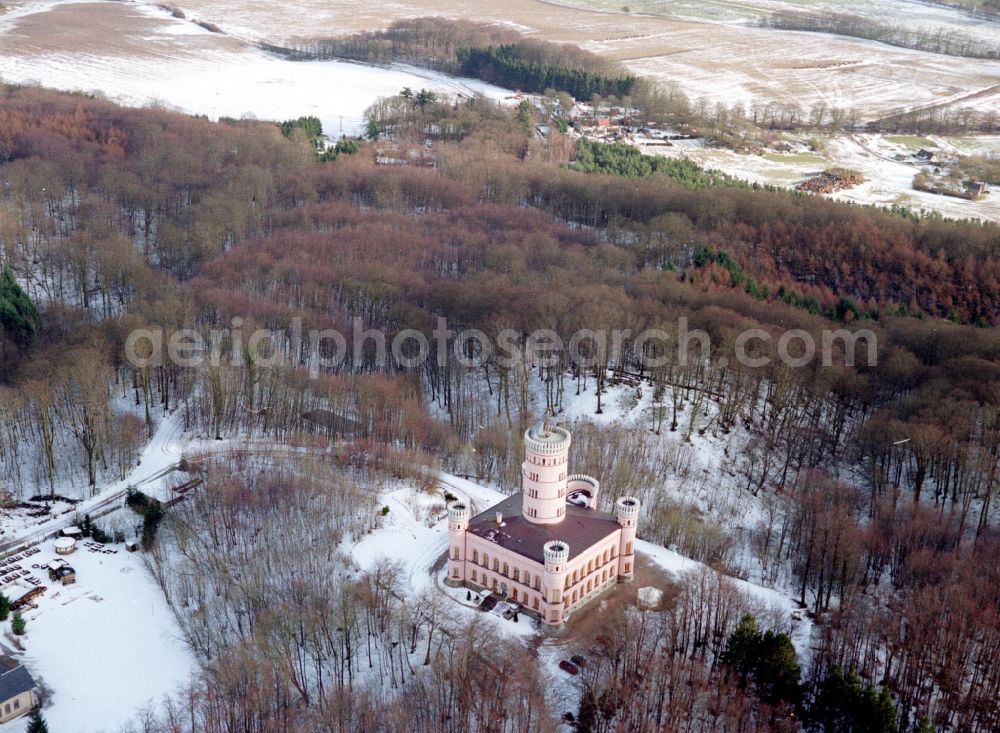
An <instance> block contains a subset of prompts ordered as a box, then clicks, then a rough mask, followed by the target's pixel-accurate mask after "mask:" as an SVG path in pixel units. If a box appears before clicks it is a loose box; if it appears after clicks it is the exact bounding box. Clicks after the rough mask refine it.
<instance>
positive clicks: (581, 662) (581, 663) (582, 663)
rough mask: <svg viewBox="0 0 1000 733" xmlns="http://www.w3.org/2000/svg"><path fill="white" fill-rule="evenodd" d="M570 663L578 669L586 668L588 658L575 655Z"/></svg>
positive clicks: (570, 659)
mask: <svg viewBox="0 0 1000 733" xmlns="http://www.w3.org/2000/svg"><path fill="white" fill-rule="evenodd" d="M569 661H571V662H572V663H573V664H575V665H576V666H577V667H586V666H587V659H586V657H581V656H580V655H579V654H574V655H573V656H572V657H570V658H569Z"/></svg>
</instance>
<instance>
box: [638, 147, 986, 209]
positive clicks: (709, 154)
mask: <svg viewBox="0 0 1000 733" xmlns="http://www.w3.org/2000/svg"><path fill="white" fill-rule="evenodd" d="M785 137H786V138H787V139H788V141H789V142H790V143H791V144H792V146H793V148H794V150H793V152H790V153H787V154H786V153H765V154H764V155H755V154H743V153H737V152H734V151H732V150H728V149H725V148H716V147H708V146H706V145H705V144H704V141H701V140H674V141H672V144H671V145H669V146H667V145H663V144H662V143H660V141H658V140H654V139H652V138H642V137H637V138H636V140H635V142H636V144H637V146H638V147H639V149H640V150H642V152H644V153H646V154H647V155H662V156H664V157H669V158H681V157H684V158H690V159H691V160H692V161H694V162H695V163H697V164H698V165H700V166H702V167H704V168H714V169H716V170H720V171H722V172H724V173H728V174H729V175H732V176H736V177H737V178H742V179H744V180H747V181H751V182H755V183H769V184H773V185H776V186H787V187H792V186H794V185H795V184H796V183H798V182H799V181H802V180H804V179H806V178H809V177H811V176H814V175H816V174H817V173H819V172H820V171H822V170H824V169H826V168H832V167H843V168H850V169H853V170H857V171H860V172H861V174H862V175H864V177H865V183H863V184H861V185H860V186H857V187H855V188H852V189H848V190H845V191H838V192H837V193H834V194H830V197H831V198H836V199H839V200H842V201H853V202H855V203H860V204H877V205H881V206H890V205H892V204H898V205H900V206H906V207H909V208H911V209H914V210H917V211H937V212H939V213H940V214H942V215H944V216H947V217H950V218H953V219H967V218H978V219H983V220H987V221H1000V195H998V194H997V193H996V192H993V193H990V194H988V195H987V196H986V197H985V198H983V199H980V200H979V201H967V200H964V199H960V198H955V197H952V196H940V195H937V194H933V193H927V192H926V191H914V190H913V177H914V176H915V175H916V174H917V173H919V172H920V168H919V166H917V165H915V164H913V163H911V162H905V161H899V160H896V159H895V156H896V155H899V154H905V153H910V154H912V153H915V152H916V150H917V148H916V147H914V146H912V145H904V144H900V143H896V142H893V136H892V135H876V134H864V135H862V134H857V135H836V136H830V137H823V138H821V139H822V140H823V143H824V145H825V149H823V150H822V152H819V153H814V152H807V151H806V150H805V148H806V140H807V139H808V138H809V135H806V134H802V135H786V136H785ZM914 139H916V138H914ZM927 140H928V141H929V142H930V143H931V147H936V148H938V149H940V150H942V151H944V152H946V153H955V154H962V155H1000V138H998V137H997V136H995V135H994V136H985V135H984V136H969V137H952V138H944V137H937V136H934V135H931V136H928V137H927Z"/></svg>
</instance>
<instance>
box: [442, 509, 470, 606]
mask: <svg viewBox="0 0 1000 733" xmlns="http://www.w3.org/2000/svg"><path fill="white" fill-rule="evenodd" d="M471 518H472V510H471V509H470V508H469V505H468V504H467V503H466V502H464V501H453V502H452V503H451V504H449V505H448V577H447V578H445V583H447V584H448V585H452V586H459V585H462V584H463V583H464V582H465V560H466V558H465V530H467V529H468V528H469V520H470V519H471Z"/></svg>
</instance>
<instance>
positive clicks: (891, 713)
mask: <svg viewBox="0 0 1000 733" xmlns="http://www.w3.org/2000/svg"><path fill="white" fill-rule="evenodd" d="M808 718H809V721H810V728H811V729H812V730H817V731H823V732H824V733H894V731H895V730H896V705H895V703H893V701H892V696H891V695H890V694H889V691H888V690H886V689H884V688H883V689H882V690H881V691H877V690H876V689H875V687H874V686H873V685H864V684H863V683H862V681H861V678H860V677H858V675H857V673H856V672H855V671H854V670H853V669H852V670H851V671H849V672H848V673H847V674H846V675H845V674H844V673H843V671H842V670H841V669H840V667H839V666H836V665H834V666H833V667H832V668H831V669H830V671H829V672H828V673H827V675H826V677H824V678H823V681H822V682H821V683H820V686H819V690H818V692H817V694H816V699H815V701H814V702H813V704H812V707H811V708H810V710H809V715H808Z"/></svg>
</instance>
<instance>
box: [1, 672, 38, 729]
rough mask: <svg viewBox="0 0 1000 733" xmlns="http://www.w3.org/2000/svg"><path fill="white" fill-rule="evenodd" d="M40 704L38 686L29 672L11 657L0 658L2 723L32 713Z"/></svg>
mask: <svg viewBox="0 0 1000 733" xmlns="http://www.w3.org/2000/svg"><path fill="white" fill-rule="evenodd" d="M37 704H38V685H37V684H35V680H34V679H32V677H31V675H30V674H28V670H26V669H25V668H24V667H22V666H21V664H20V662H17V661H16V660H14V659H11V658H10V657H0V723H6V722H7V721H8V720H13V719H14V718H17V717H19V716H21V715H24V714H26V713H29V712H31V710H32V708H34V707H35V705H37Z"/></svg>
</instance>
